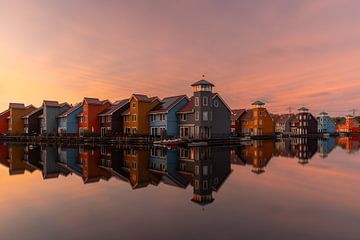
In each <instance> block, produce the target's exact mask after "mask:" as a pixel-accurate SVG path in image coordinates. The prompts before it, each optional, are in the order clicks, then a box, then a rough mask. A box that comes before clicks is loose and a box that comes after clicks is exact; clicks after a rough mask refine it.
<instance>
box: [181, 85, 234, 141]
mask: <svg viewBox="0 0 360 240" xmlns="http://www.w3.org/2000/svg"><path fill="white" fill-rule="evenodd" d="M191 86H192V87H193V89H194V94H193V96H192V97H191V99H190V101H189V102H188V103H187V104H186V105H185V106H183V107H182V108H180V109H179V110H178V111H177V114H178V116H179V119H180V124H179V133H180V137H181V138H184V139H208V138H223V137H228V136H229V135H230V133H231V109H230V108H229V106H228V105H227V104H226V102H225V101H224V100H223V99H222V98H221V96H220V95H219V94H218V93H213V92H212V88H213V87H214V85H213V84H212V83H210V82H208V81H206V80H204V79H202V80H200V81H197V82H196V83H194V84H192V85H191Z"/></svg>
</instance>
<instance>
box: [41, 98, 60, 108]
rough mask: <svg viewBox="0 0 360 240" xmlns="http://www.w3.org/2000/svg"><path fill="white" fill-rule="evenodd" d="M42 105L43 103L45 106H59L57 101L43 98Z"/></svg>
mask: <svg viewBox="0 0 360 240" xmlns="http://www.w3.org/2000/svg"><path fill="white" fill-rule="evenodd" d="M44 105H45V106H49V107H58V106H59V102H58V101H49V100H44Z"/></svg>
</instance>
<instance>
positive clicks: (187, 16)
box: [0, 0, 360, 115]
mask: <svg viewBox="0 0 360 240" xmlns="http://www.w3.org/2000/svg"><path fill="white" fill-rule="evenodd" d="M0 36H1V41H0V112H1V111H2V110H4V109H5V108H6V107H7V106H8V103H9V102H24V103H26V104H30V103H32V104H34V105H35V106H39V105H40V104H41V102H42V100H43V99H50V100H58V101H68V102H69V103H76V102H79V101H81V100H82V98H83V97H84V96H88V97H99V98H101V99H104V98H109V99H110V100H112V101H115V100H118V99H121V98H127V97H129V96H130V95H131V94H132V93H134V92H136V93H143V94H148V95H150V96H155V95H157V96H159V97H165V96H169V95H178V94H183V93H186V94H188V95H190V94H191V91H192V89H191V88H190V86H189V85H190V84H191V83H193V82H195V81H197V80H199V79H200V78H201V75H202V74H205V75H206V78H207V79H208V80H209V81H211V82H213V83H214V84H215V85H216V88H215V90H216V91H218V92H219V93H221V95H222V96H223V98H224V99H225V100H226V101H227V102H228V103H229V105H230V106H231V107H232V108H247V107H250V103H251V102H252V101H253V100H255V99H262V100H264V101H266V102H267V106H268V108H269V109H270V111H272V112H286V111H287V108H288V107H289V106H291V107H293V108H297V107H299V106H302V105H305V106H306V107H308V108H309V109H310V110H311V111H313V112H314V113H318V112H320V111H327V112H329V113H330V114H331V115H345V114H347V113H349V110H350V109H352V108H360V106H359V104H360V94H359V90H360V2H359V1H356V0H327V1H313V0H293V1H285V0H274V1H259V0H255V1H245V0H244V1H239V0H233V1H230V0H226V1H200V0H199V1H190V0H188V1H186V0H185V1H172V0H170V1H168V0H166V1H165V0H162V1H160V0H155V1H146V0H142V1H131V0H128V1H111V0H110V1H85V0H78V1H72V0H64V1H47V0H30V1H28V0H26V1H25V0H23V1H21V0H2V1H1V2H0Z"/></svg>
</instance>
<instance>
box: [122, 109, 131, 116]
mask: <svg viewBox="0 0 360 240" xmlns="http://www.w3.org/2000/svg"><path fill="white" fill-rule="evenodd" d="M125 115H130V109H126V110H125V111H124V112H123V113H122V114H121V116H125Z"/></svg>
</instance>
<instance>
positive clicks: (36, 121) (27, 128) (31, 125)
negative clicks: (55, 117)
mask: <svg viewBox="0 0 360 240" xmlns="http://www.w3.org/2000/svg"><path fill="white" fill-rule="evenodd" d="M41 115H43V108H42V107H40V108H38V109H35V110H34V111H32V112H31V113H29V114H27V115H25V116H24V117H23V121H24V133H25V134H28V135H39V134H40V126H41V120H40V118H39V117H40V116H41Z"/></svg>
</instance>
